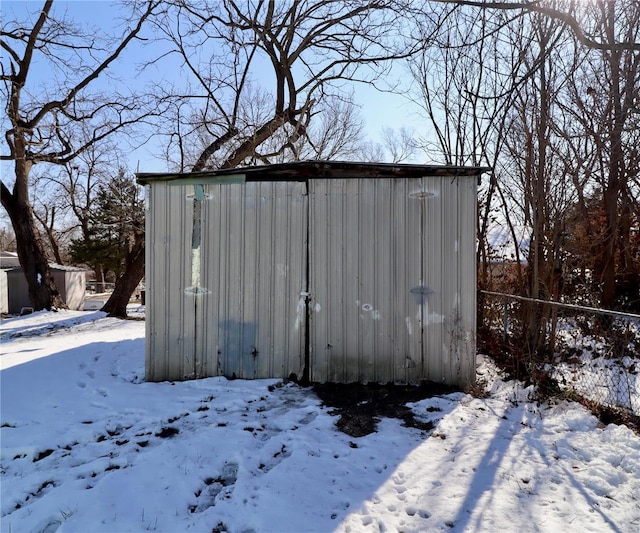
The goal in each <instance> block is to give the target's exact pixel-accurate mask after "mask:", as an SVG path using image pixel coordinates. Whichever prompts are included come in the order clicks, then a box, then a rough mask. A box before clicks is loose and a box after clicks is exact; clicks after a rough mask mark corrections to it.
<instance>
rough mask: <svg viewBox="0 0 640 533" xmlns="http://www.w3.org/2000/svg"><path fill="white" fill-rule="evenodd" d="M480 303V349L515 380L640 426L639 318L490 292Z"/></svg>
mask: <svg viewBox="0 0 640 533" xmlns="http://www.w3.org/2000/svg"><path fill="white" fill-rule="evenodd" d="M479 302H480V306H479V309H480V311H479V321H478V323H479V328H478V332H479V349H481V350H485V351H486V352H488V354H489V355H491V356H492V357H493V358H494V359H495V360H496V362H497V363H498V364H499V365H500V366H502V367H503V368H504V369H505V370H506V371H507V372H508V373H509V374H510V375H512V376H513V377H515V378H519V379H526V380H529V381H532V382H534V383H536V384H537V385H538V386H539V389H540V390H541V392H542V393H545V392H546V393H555V392H561V393H562V394H563V395H564V396H567V397H569V398H573V399H576V400H579V401H581V402H582V403H584V404H586V405H588V406H589V407H591V408H592V410H594V412H598V413H600V414H602V413H603V412H609V411H612V410H613V411H616V412H618V413H619V414H620V415H622V418H623V419H624V418H625V417H628V418H630V419H632V420H633V421H636V422H637V421H640V376H639V375H638V374H639V372H640V315H637V314H629V313H621V312H616V311H608V310H603V309H597V308H593V307H585V306H579V305H572V304H563V303H557V302H547V301H542V300H534V299H531V298H524V297H520V296H514V295H508V294H503V293H497V292H490V291H480V295H479Z"/></svg>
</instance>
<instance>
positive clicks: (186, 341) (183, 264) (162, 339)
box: [145, 183, 195, 381]
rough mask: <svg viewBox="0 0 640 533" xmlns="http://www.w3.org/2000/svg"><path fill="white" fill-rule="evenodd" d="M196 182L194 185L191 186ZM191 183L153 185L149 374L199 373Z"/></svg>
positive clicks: (148, 216) (181, 375)
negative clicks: (188, 293)
mask: <svg viewBox="0 0 640 533" xmlns="http://www.w3.org/2000/svg"><path fill="white" fill-rule="evenodd" d="M191 188H192V187H191ZM188 190H189V186H186V185H183V186H177V185H171V186H170V185H168V184H167V183H156V184H154V185H153V187H150V188H148V190H147V194H148V203H147V206H148V209H147V214H146V228H147V229H146V231H147V236H146V242H147V245H146V295H145V296H146V315H147V316H146V329H147V336H146V338H147V342H146V350H145V359H146V364H145V368H146V379H147V380H149V381H161V380H174V379H175V380H179V379H185V377H190V376H191V375H192V374H193V368H194V364H195V359H194V356H195V354H194V332H195V322H194V313H193V305H192V303H193V302H192V300H190V299H187V298H185V292H184V291H185V288H187V287H188V286H189V284H190V281H191V241H190V239H189V238H188V236H190V235H191V230H192V224H193V216H192V213H193V200H192V199H188V198H187V191H188Z"/></svg>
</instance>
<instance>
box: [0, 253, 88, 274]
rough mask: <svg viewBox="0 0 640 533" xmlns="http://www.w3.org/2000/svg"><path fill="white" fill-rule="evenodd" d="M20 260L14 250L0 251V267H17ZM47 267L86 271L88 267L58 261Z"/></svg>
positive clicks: (3, 268) (5, 268) (68, 270)
mask: <svg viewBox="0 0 640 533" xmlns="http://www.w3.org/2000/svg"><path fill="white" fill-rule="evenodd" d="M19 268H21V266H20V260H19V259H18V254H16V253H15V252H0V269H2V270H13V269H19ZM49 268H50V269H52V270H59V271H62V272H88V271H89V269H87V268H82V267H75V266H70V265H59V264H58V263H49Z"/></svg>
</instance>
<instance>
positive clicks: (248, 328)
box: [138, 161, 483, 386]
mask: <svg viewBox="0 0 640 533" xmlns="http://www.w3.org/2000/svg"><path fill="white" fill-rule="evenodd" d="M482 171H483V169H480V168H476V167H451V166H434V165H405V164H373V163H351V162H318V161H314V162H296V163H286V164H278V165H267V166H257V167H250V168H242V169H233V170H219V171H210V172H199V173H188V174H138V181H139V183H141V184H144V185H146V186H147V189H148V191H147V193H148V196H147V200H148V202H147V218H146V228H147V230H146V239H147V241H146V242H147V246H146V253H147V256H146V265H147V266H146V283H147V295H146V296H147V302H146V303H147V307H146V309H147V325H146V327H147V336H146V378H147V380H150V381H161V380H181V379H191V378H198V377H205V376H218V375H224V376H227V377H237V378H248V379H250V378H286V377H289V376H291V374H295V375H296V376H297V377H298V378H304V379H308V380H310V381H312V382H327V381H331V382H357V381H358V382H363V383H366V382H377V383H388V382H394V383H419V382H421V381H423V380H430V381H438V382H444V383H448V384H457V385H460V386H465V385H468V384H470V383H472V382H473V381H474V380H475V330H476V320H475V317H476V309H475V303H476V255H475V238H476V237H475V225H476V194H477V181H478V178H479V175H480V174H481V172H482Z"/></svg>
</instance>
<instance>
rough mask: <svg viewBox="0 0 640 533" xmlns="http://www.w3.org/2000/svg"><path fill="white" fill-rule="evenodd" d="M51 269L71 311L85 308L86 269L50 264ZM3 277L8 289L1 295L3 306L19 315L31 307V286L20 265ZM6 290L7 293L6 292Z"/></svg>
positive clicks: (61, 295) (5, 273) (54, 279)
mask: <svg viewBox="0 0 640 533" xmlns="http://www.w3.org/2000/svg"><path fill="white" fill-rule="evenodd" d="M49 269H50V271H51V275H52V276H53V281H54V283H55V284H56V287H57V289H58V290H59V291H60V297H61V298H62V301H63V302H64V303H65V304H66V305H67V307H68V308H69V309H72V310H75V311H78V310H82V309H83V306H84V298H85V294H86V283H87V270H86V269H84V268H79V267H73V266H67V265H58V264H57V263H50V264H49ZM2 276H3V277H5V278H6V287H4V286H3V290H2V292H1V293H0V294H1V298H2V306H3V308H5V307H6V311H3V312H8V313H10V314H19V313H21V311H22V310H23V309H25V308H29V307H30V306H31V299H30V298H29V286H28V284H27V280H26V278H25V276H24V271H23V270H22V267H21V266H20V264H19V263H18V266H14V267H12V268H10V269H7V270H5V271H4V272H2ZM4 289H6V292H4Z"/></svg>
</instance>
